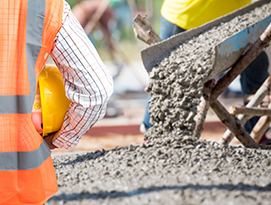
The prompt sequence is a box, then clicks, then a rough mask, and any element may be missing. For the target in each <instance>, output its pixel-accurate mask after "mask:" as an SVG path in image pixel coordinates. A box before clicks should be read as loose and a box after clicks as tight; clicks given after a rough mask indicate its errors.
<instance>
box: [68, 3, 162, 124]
mask: <svg viewBox="0 0 271 205" xmlns="http://www.w3.org/2000/svg"><path fill="white" fill-rule="evenodd" d="M67 2H68V3H69V4H70V6H71V9H72V11H73V13H74V15H75V16H76V18H77V19H78V20H79V22H80V23H81V25H82V26H83V28H84V29H85V31H86V33H87V35H88V36H89V38H90V40H91V41H92V43H93V44H94V46H95V47H96V49H97V51H98V53H99V54H100V57H101V59H102V60H103V62H104V63H105V65H106V66H107V67H108V68H109V69H110V71H111V73H112V75H113V78H114V94H113V96H112V97H111V99H110V101H109V104H108V110H107V114H106V118H113V117H118V116H122V115H129V113H127V110H129V112H130V114H131V109H129V108H134V109H136V108H139V110H140V111H139V110H135V111H136V112H137V113H138V114H139V115H141V118H143V113H144V109H141V108H143V107H144V106H145V103H146V98H147V95H146V93H145V92H144V88H145V87H146V86H147V84H148V74H147V72H146V71H145V69H144V67H143V64H142V62H141V57H140V50H142V49H144V48H146V47H147V46H148V45H147V44H145V43H143V42H142V41H140V40H139V39H137V38H136V37H135V35H134V32H133V29H132V25H133V24H134V23H133V18H134V17H135V16H136V15H137V14H140V15H141V16H146V21H147V22H148V23H149V24H150V25H152V27H153V28H154V30H155V31H156V32H157V33H159V28H160V17H161V15H160V8H161V5H162V3H163V0H67ZM138 123H140V121H139V122H138Z"/></svg>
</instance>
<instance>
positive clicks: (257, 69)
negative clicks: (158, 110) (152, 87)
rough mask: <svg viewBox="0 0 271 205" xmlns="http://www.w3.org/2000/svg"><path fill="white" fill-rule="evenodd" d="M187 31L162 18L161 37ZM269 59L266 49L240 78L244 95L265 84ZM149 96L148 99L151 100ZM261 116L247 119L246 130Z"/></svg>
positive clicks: (147, 122)
mask: <svg viewBox="0 0 271 205" xmlns="http://www.w3.org/2000/svg"><path fill="white" fill-rule="evenodd" d="M183 31H185V30H184V29H182V28H180V27H178V26H176V25H174V24H172V23H170V22H168V21H167V20H166V19H165V18H163V17H162V18H161V29H160V37H161V38H162V39H163V40H165V39H167V38H168V37H170V36H172V35H176V34H178V33H180V32H183ZM268 67H269V61H268V56H267V54H266V52H265V51H263V52H262V53H261V54H260V55H259V56H258V57H257V58H256V59H255V60H254V61H253V62H252V63H251V64H250V65H249V66H248V67H247V68H246V69H245V70H244V71H243V72H242V73H241V78H240V83H241V89H242V94H243V95H252V94H254V93H255V92H256V91H257V90H258V89H259V88H260V86H261V85H262V84H263V82H264V81H265V79H266V78H267V77H268V76H269V73H268ZM150 98H151V97H150V96H148V98H147V100H148V101H149V100H150ZM148 109H149V104H148V103H147V105H146V110H145V115H144V119H143V121H142V123H143V124H144V125H145V127H146V129H147V130H148V129H149V128H150V127H152V125H151V123H150V114H149V112H148ZM258 119H259V117H253V118H251V119H250V120H248V121H247V123H246V124H245V125H244V128H245V130H246V131H247V132H248V133H250V132H251V131H252V129H253V127H254V125H255V124H256V123H257V121H258Z"/></svg>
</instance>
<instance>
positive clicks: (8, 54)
mask: <svg viewBox="0 0 271 205" xmlns="http://www.w3.org/2000/svg"><path fill="white" fill-rule="evenodd" d="M0 3H1V7H0V18H1V22H0V36H1V49H0V52H1V60H0V78H1V84H0V184H1V186H0V193H1V197H0V204H5V205H6V204H35V205H37V204H44V203H45V202H46V201H47V200H48V199H49V198H50V197H52V196H53V195H54V194H55V193H56V192H57V180H56V175H55V170H54V166H53V162H52V158H51V156H50V155H51V152H50V149H54V148H63V149H70V148H72V147H74V146H75V145H76V144H77V143H78V142H79V140H80V138H81V137H82V135H83V134H84V133H85V132H86V131H87V130H88V129H89V128H90V127H91V126H93V125H94V124H95V123H96V122H97V121H98V120H100V119H101V118H102V117H103V116H104V115H105V110H106V104H107V101H108V99H109V97H110V96H111V94H112V92H113V86H112V76H111V74H110V72H109V70H108V69H107V68H106V67H105V66H104V64H103V62H102V61H101V59H100V57H99V55H98V53H97V51H96V50H95V48H94V47H93V45H92V44H91V42H90V40H89V39H88V37H87V36H86V34H85V32H84V30H83V29H82V27H81V25H80V24H79V23H78V21H77V20H76V19H75V17H74V16H73V14H72V13H71V10H70V7H69V5H68V3H66V2H65V1H63V0H12V1H11V0H0ZM50 54H51V56H52V58H53V60H54V61H55V64H56V65H57V67H58V68H59V71H60V72H61V74H62V76H63V82H64V87H65V92H66V96H67V98H68V99H69V100H70V101H71V102H70V104H69V108H68V111H67V112H66V114H65V117H64V121H63V123H62V125H61V128H60V130H59V131H58V132H56V133H53V134H50V135H48V136H46V137H45V138H44V139H43V138H42V136H41V135H40V134H39V133H38V132H37V131H36V129H35V127H34V125H33V123H32V121H31V111H32V107H33V102H34V97H35V90H36V87H37V86H36V85H37V79H38V76H39V74H40V72H41V70H42V68H43V67H44V65H45V63H46V61H47V58H48V56H49V55H50Z"/></svg>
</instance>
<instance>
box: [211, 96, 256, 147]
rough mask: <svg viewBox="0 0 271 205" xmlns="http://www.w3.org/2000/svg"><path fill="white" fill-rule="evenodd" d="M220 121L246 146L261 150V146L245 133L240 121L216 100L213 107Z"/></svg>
mask: <svg viewBox="0 0 271 205" xmlns="http://www.w3.org/2000/svg"><path fill="white" fill-rule="evenodd" d="M211 108H212V110H213V111H214V112H215V114H216V115H217V117H218V118H219V119H220V121H221V122H222V123H223V124H224V125H225V126H226V127H227V128H228V129H229V130H230V131H231V132H232V133H233V134H234V135H235V136H236V138H237V139H238V140H239V141H240V142H241V143H242V144H243V145H244V146H245V147H249V148H259V144H258V143H257V142H255V141H254V140H253V139H252V138H251V137H250V136H249V134H248V133H247V132H246V131H245V129H244V128H243V126H242V125H241V123H240V122H239V121H238V119H235V118H234V117H233V116H232V115H230V114H229V113H228V111H227V110H226V108H224V106H223V105H222V104H221V103H220V102H219V101H218V100H215V101H214V102H213V103H212V105H211Z"/></svg>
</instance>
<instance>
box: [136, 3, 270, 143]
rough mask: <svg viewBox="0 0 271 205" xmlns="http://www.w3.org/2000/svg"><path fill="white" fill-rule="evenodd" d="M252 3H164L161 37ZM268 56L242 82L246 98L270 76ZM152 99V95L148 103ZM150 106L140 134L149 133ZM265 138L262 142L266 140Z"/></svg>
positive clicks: (250, 125) (248, 70)
mask: <svg viewBox="0 0 271 205" xmlns="http://www.w3.org/2000/svg"><path fill="white" fill-rule="evenodd" d="M250 3H251V0H164V2H163V5H162V8H161V15H162V17H161V28H160V37H161V39H163V40H165V39H167V38H169V37H170V36H172V35H176V34H178V33H180V32H184V31H186V30H189V29H192V28H196V27H199V26H201V25H203V24H205V23H207V22H209V21H212V20H214V19H216V18H219V17H221V16H223V15H226V14H228V13H230V12H233V11H235V10H236V9H239V8H241V7H243V6H246V5H248V4H250ZM268 67H269V62H268V57H267V54H266V52H265V51H263V52H262V53H261V54H260V55H259V56H258V58H257V59H255V60H254V61H253V62H252V63H251V64H250V65H249V66H248V67H247V68H246V69H245V70H244V71H243V72H242V74H241V78H240V82H241V89H242V94H243V95H244V97H247V96H249V95H252V94H254V93H255V92H256V91H257V90H258V89H259V87H260V86H261V85H262V83H263V82H264V81H265V79H266V78H267V77H268V76H269V73H268ZM149 99H150V96H148V99H147V100H148V101H149ZM148 109H149V105H148V103H147V105H146V109H145V115H144V119H143V121H142V123H141V125H140V131H141V132H142V133H144V132H146V131H147V130H148V129H149V128H150V127H152V125H151V123H150V114H149V113H148ZM258 119H259V118H258V117H254V118H252V119H251V120H249V121H248V122H247V123H246V124H245V125H244V127H245V129H246V131H247V132H248V133H250V132H251V131H252V129H253V127H254V125H255V124H256V123H257V121H258ZM266 139H267V138H266V136H263V138H262V141H263V140H266Z"/></svg>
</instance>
